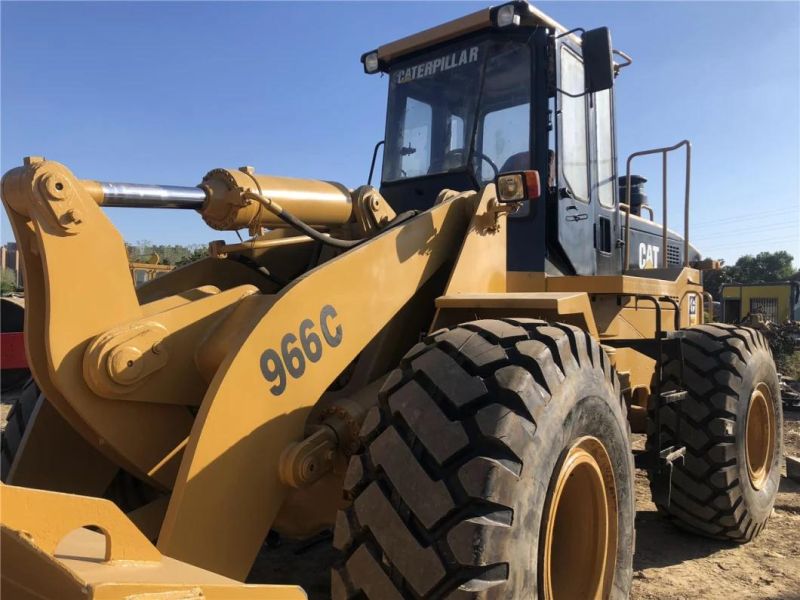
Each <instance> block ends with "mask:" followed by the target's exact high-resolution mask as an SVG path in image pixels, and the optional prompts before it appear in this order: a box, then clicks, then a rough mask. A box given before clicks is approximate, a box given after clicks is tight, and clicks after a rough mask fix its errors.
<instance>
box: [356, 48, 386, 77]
mask: <svg viewBox="0 0 800 600" xmlns="http://www.w3.org/2000/svg"><path fill="white" fill-rule="evenodd" d="M361 62H362V63H364V72H365V73H367V74H369V75H372V74H373V73H377V72H378V70H379V69H380V66H381V65H380V61H379V60H378V51H377V50H375V51H373V52H367V53H366V54H365V55H364V56H362V57H361Z"/></svg>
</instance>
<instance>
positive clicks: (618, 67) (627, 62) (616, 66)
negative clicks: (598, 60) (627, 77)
mask: <svg viewBox="0 0 800 600" xmlns="http://www.w3.org/2000/svg"><path fill="white" fill-rule="evenodd" d="M611 54H616V55H617V56H619V57H620V58H621V59H623V60H624V61H625V62H624V63H622V64H619V63H614V74H615V75H619V72H620V71H621V70H622V69H624V68H625V67H630V66H631V65H632V64H633V59H632V58H631V57H630V56H629V55H627V54H625V53H624V52H623V51H622V50H617V49H612V50H611Z"/></svg>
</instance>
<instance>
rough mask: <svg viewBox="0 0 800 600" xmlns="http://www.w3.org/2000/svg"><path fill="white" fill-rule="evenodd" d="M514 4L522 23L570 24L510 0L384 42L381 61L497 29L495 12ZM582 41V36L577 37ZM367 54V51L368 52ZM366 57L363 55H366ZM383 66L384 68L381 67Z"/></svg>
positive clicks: (559, 28) (518, 0) (552, 26)
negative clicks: (392, 40)
mask: <svg viewBox="0 0 800 600" xmlns="http://www.w3.org/2000/svg"><path fill="white" fill-rule="evenodd" d="M506 5H513V6H514V7H515V9H516V13H517V15H519V17H520V23H519V25H520V26H523V27H536V26H543V27H548V28H550V29H553V30H554V31H562V32H566V31H567V28H566V27H564V26H563V25H561V24H560V23H558V22H557V21H555V20H554V19H552V18H551V17H549V16H548V15H546V14H545V13H543V12H542V11H540V10H539V9H537V8H536V7H534V6H533V5H531V4H529V3H528V2H526V1H525V0H516V1H514V2H507V3H506V4H502V5H500V6H497V7H489V8H484V9H482V10H479V11H477V12H474V13H471V14H469V15H466V16H464V17H460V18H458V19H454V20H453V21H448V22H447V23H443V24H442V25H437V26H436V27H431V28H430V29H426V30H424V31H420V32H419V33H415V34H413V35H409V36H407V37H404V38H401V39H399V40H396V41H394V42H390V43H388V44H384V45H383V46H380V47H379V48H378V49H377V51H376V52H377V55H378V61H379V64H381V65H382V66H384V67H385V66H388V65H389V63H392V62H394V61H395V60H397V59H398V58H402V57H403V56H406V55H408V54H412V53H414V52H417V51H418V50H422V49H424V48H429V47H431V46H436V45H438V44H441V43H443V42H447V41H450V40H454V39H456V38H459V37H461V36H464V35H467V34H470V33H475V32H479V31H485V30H491V29H496V28H497V27H496V26H495V22H494V15H495V13H496V12H497V10H498V9H499V8H500V7H501V6H506ZM575 40H576V41H577V43H580V38H577V37H576V38H575ZM365 56H366V55H365ZM362 61H363V57H362ZM381 70H383V69H381Z"/></svg>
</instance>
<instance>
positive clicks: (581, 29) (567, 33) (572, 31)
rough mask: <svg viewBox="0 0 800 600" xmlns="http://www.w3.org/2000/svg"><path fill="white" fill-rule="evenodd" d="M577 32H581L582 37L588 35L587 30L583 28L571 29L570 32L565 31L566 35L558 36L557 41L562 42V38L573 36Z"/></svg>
mask: <svg viewBox="0 0 800 600" xmlns="http://www.w3.org/2000/svg"><path fill="white" fill-rule="evenodd" d="M576 31H580V32H581V35H582V34H584V33H586V30H585V29H584V28H583V27H576V28H575V29H570V30H569V31H565V32H564V33H561V34H559V35H557V36H556V37H555V39H557V40H560V39H561V38H562V37H565V36H568V35H572V34H573V33H575V32H576Z"/></svg>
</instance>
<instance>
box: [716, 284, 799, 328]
mask: <svg viewBox="0 0 800 600" xmlns="http://www.w3.org/2000/svg"><path fill="white" fill-rule="evenodd" d="M749 314H761V315H764V318H765V319H766V320H767V321H772V322H774V323H784V322H786V321H800V282H797V281H779V282H775V283H751V284H739V283H728V284H725V285H723V286H722V320H723V321H724V322H725V323H738V322H739V321H741V320H742V319H744V318H745V317H746V316H747V315H749Z"/></svg>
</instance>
